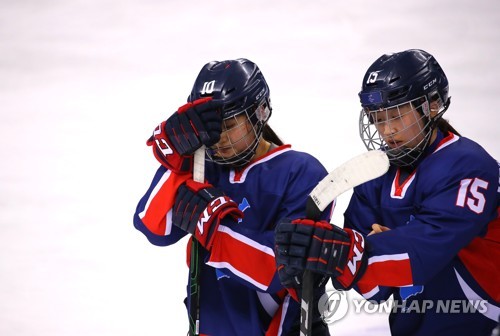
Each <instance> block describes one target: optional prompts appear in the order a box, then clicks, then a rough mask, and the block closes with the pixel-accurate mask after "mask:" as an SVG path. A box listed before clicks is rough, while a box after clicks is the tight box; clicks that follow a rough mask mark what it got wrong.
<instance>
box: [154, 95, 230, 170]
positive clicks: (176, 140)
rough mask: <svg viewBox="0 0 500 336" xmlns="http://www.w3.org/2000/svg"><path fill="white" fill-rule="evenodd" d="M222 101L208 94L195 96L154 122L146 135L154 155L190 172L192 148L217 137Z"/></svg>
mask: <svg viewBox="0 0 500 336" xmlns="http://www.w3.org/2000/svg"><path fill="white" fill-rule="evenodd" d="M221 110H222V102H221V101H220V100H213V99H212V98H210V97H209V98H202V99H197V100H195V101H194V102H192V103H187V104H185V105H183V106H181V107H179V109H178V110H177V112H175V113H174V114H173V115H172V116H170V118H168V119H167V120H166V121H164V122H162V123H161V124H160V125H158V126H157V127H156V128H155V130H154V132H153V135H152V136H151V137H150V138H149V139H148V141H147V144H148V146H152V147H153V153H154V155H155V157H156V159H157V160H158V161H159V162H160V163H161V164H162V165H163V166H165V167H166V168H168V169H170V170H172V171H174V172H176V173H182V172H190V171H192V167H193V156H192V155H191V154H192V153H194V151H195V150H197V149H198V148H200V147H201V145H202V144H203V145H206V146H211V145H213V144H215V143H217V142H218V141H219V139H220V134H221V128H222V119H221Z"/></svg>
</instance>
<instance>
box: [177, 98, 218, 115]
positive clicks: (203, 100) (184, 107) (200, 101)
mask: <svg viewBox="0 0 500 336" xmlns="http://www.w3.org/2000/svg"><path fill="white" fill-rule="evenodd" d="M210 100H212V97H205V98H200V99H196V100H195V101H193V102H189V103H186V104H184V105H182V106H181V107H179V109H178V110H177V113H179V114H181V113H184V112H186V111H187V110H189V109H190V108H191V107H194V106H197V105H201V104H204V103H206V102H208V101H210Z"/></svg>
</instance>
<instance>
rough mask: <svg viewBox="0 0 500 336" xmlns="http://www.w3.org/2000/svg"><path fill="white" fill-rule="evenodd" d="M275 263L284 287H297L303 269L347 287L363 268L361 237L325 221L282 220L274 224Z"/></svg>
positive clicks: (362, 241) (364, 261) (364, 262)
mask: <svg viewBox="0 0 500 336" xmlns="http://www.w3.org/2000/svg"><path fill="white" fill-rule="evenodd" d="M275 231H276V232H275V233H276V236H275V241H276V262H277V264H278V274H279V276H280V281H281V282H282V284H283V285H284V286H285V287H290V286H298V285H300V281H301V279H302V273H303V271H304V269H308V270H311V271H312V272H314V273H319V274H323V275H327V276H331V277H332V281H333V282H334V284H336V285H337V286H339V285H340V286H341V287H342V288H343V289H350V288H351V287H352V286H353V285H354V284H355V283H356V282H357V280H359V278H360V277H361V276H362V275H363V273H364V270H365V268H366V257H365V256H364V254H363V252H364V238H363V236H362V235H361V234H359V233H358V232H356V231H354V230H351V229H341V228H339V227H337V226H335V225H332V224H330V223H328V222H326V221H319V222H315V221H313V220H310V219H297V220H293V221H290V220H289V219H284V220H282V221H281V222H280V223H279V224H278V226H277V227H276V230H275Z"/></svg>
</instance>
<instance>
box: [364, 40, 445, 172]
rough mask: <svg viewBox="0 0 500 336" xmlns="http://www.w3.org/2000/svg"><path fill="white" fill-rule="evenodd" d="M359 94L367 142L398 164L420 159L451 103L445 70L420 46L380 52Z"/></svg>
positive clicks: (412, 165)
mask: <svg viewBox="0 0 500 336" xmlns="http://www.w3.org/2000/svg"><path fill="white" fill-rule="evenodd" d="M359 98H360V101H361V106H362V110H361V113H360V120H359V132H360V136H361V139H362V140H363V142H364V143H365V146H366V147H367V148H368V150H373V149H381V150H384V151H385V152H386V154H387V156H388V157H389V160H390V161H391V163H393V164H394V165H396V166H399V167H415V165H417V164H418V159H419V158H420V157H421V156H422V154H423V153H424V151H425V149H426V148H427V146H428V145H429V142H430V140H431V138H432V134H433V130H434V129H435V128H436V126H437V124H438V121H439V120H440V119H441V117H442V115H443V113H444V112H446V110H447V109H448V107H449V105H450V98H449V97H448V79H447V78H446V75H445V73H444V71H443V69H442V68H441V66H440V65H439V64H438V62H437V61H436V59H435V58H434V57H433V56H432V55H431V54H429V53H427V52H426V51H423V50H419V49H410V50H405V51H402V52H398V53H394V54H386V55H382V56H381V57H379V58H378V59H377V60H376V61H375V62H374V63H373V64H372V65H371V66H370V67H369V68H368V70H367V71H366V74H365V76H364V77H363V83H362V86H361V92H359ZM402 120H404V121H403V122H401V121H402ZM408 134H413V135H412V138H409V139H408V138H407V136H408Z"/></svg>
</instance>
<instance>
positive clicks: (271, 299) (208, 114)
mask: <svg viewBox="0 0 500 336" xmlns="http://www.w3.org/2000/svg"><path fill="white" fill-rule="evenodd" d="M270 116H271V102H270V92H269V87H268V85H267V83H266V80H265V79H264V76H263V75H262V72H261V71H260V70H259V68H258V67H257V65H256V64H254V63H253V62H251V61H249V60H247V59H236V60H227V61H222V62H217V61H215V62H210V63H208V64H206V65H205V66H204V67H203V68H202V69H201V71H200V73H199V75H198V77H197V78H196V81H195V83H194V87H193V89H192V92H191V94H190V96H189V98H188V103H187V104H185V105H183V106H181V107H180V108H179V109H178V110H177V111H176V112H175V113H174V114H173V115H172V116H170V117H169V118H168V119H167V120H166V121H164V122H163V123H161V124H160V125H159V126H158V127H157V128H156V129H155V131H154V134H153V136H152V137H151V138H150V139H149V141H148V145H150V146H152V148H153V152H154V155H155V157H156V158H157V159H158V161H159V162H160V163H161V166H160V168H159V169H158V170H157V172H156V175H155V176H154V178H153V181H152V184H151V186H150V187H149V189H148V190H147V192H146V194H145V195H144V196H143V197H142V199H141V200H140V202H139V204H138V206H137V210H136V213H135V215H134V225H135V227H136V228H137V229H138V230H139V231H141V232H142V233H144V234H145V236H146V237H147V238H148V239H149V241H150V242H151V243H152V244H155V245H161V246H163V245H171V244H175V243H177V242H178V241H179V240H180V239H181V238H182V237H184V236H186V235H191V236H192V237H194V238H196V239H197V240H198V241H199V243H200V244H201V245H202V247H203V248H201V251H199V252H200V255H199V256H198V257H199V259H200V260H201V261H202V263H201V270H200V272H201V280H200V281H199V285H200V291H199V292H198V293H200V300H199V305H198V302H197V300H192V299H191V298H192V297H193V296H191V295H190V291H189V288H190V286H191V285H192V283H191V282H189V283H188V297H187V300H186V305H187V311H188V314H189V315H190V316H189V319H190V321H191V322H193V321H195V320H196V319H198V317H199V328H198V329H199V330H198V331H199V333H200V335H239V336H245V335H248V336H255V335H298V328H299V318H300V308H299V303H298V301H297V296H296V295H297V293H295V292H294V291H291V294H290V293H289V291H288V290H286V289H285V288H284V287H283V286H282V284H281V283H280V280H279V276H278V274H277V271H276V262H275V257H274V229H275V226H276V223H277V222H278V221H279V220H280V219H281V218H284V217H301V216H304V214H305V204H306V200H307V196H308V194H309V192H310V191H311V190H312V189H313V187H314V186H315V185H316V184H317V183H318V181H320V180H321V179H322V178H323V177H324V176H326V174H327V172H326V169H325V168H324V167H323V166H322V165H321V164H320V162H319V161H318V160H316V159H315V158H314V157H312V156H311V155H309V154H306V153H302V152H297V151H294V150H292V149H291V146H290V145H284V144H283V143H282V141H281V140H280V139H279V138H278V136H277V135H276V134H275V133H274V131H273V130H272V129H271V127H270V126H269V125H268V124H267V121H268V119H269V117H270ZM202 145H205V146H206V148H207V150H206V154H207V158H208V159H207V161H206V174H205V177H206V182H205V183H198V182H194V181H193V179H192V169H193V162H192V161H193V153H194V152H195V151H196V149H198V148H200V146H202ZM330 212H331V209H327V210H326V211H325V212H324V216H323V217H324V218H325V219H326V218H329V216H330ZM191 241H192V238H191V239H190V241H189V243H191ZM190 250H191V249H190V248H188V251H190ZM187 259H188V260H193V258H191V256H188V258H187ZM195 259H196V258H195ZM162 267H163V266H162ZM191 267H194V265H193V264H192V263H191ZM323 293H324V287H322V288H317V290H316V295H315V297H316V300H318V299H319V297H321V295H322V294H323ZM292 295H294V296H295V298H292ZM196 307H199V310H198V309H193V308H196ZM198 311H199V315H198V313H197V312H198ZM191 325H193V323H191ZM314 328H315V329H314V332H315V335H329V332H328V327H327V326H326V325H325V324H324V323H323V321H322V320H321V318H320V317H319V313H318V314H317V316H315V321H314ZM196 329H197V328H195V327H191V330H190V334H195V333H196Z"/></svg>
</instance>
